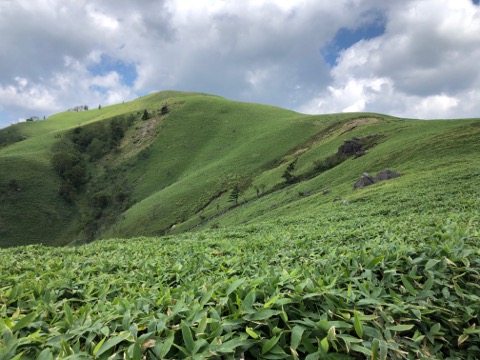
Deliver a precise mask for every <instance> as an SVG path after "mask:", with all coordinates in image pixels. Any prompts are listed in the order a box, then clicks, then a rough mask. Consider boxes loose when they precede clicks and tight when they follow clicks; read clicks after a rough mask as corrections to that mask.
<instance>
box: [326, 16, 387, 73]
mask: <svg viewBox="0 0 480 360" xmlns="http://www.w3.org/2000/svg"><path fill="white" fill-rule="evenodd" d="M366 16H367V17H370V16H371V15H370V16H368V15H366ZM385 24H386V19H385V18H384V17H383V16H382V14H381V13H377V14H374V17H373V19H372V20H371V21H369V22H367V23H366V24H363V25H361V26H359V27H356V28H346V27H343V28H340V29H339V30H338V31H337V33H336V34H335V36H334V38H333V39H332V41H331V42H329V43H328V44H327V45H326V46H325V47H324V48H323V49H322V50H321V53H322V56H323V58H324V59H325V61H326V63H327V64H328V65H330V66H331V67H333V66H334V65H335V63H336V61H337V58H338V56H339V55H340V52H341V51H342V50H345V49H348V48H350V47H351V46H352V45H354V44H355V43H357V42H359V41H361V40H369V39H373V38H374V37H377V36H380V35H382V34H384V33H385Z"/></svg>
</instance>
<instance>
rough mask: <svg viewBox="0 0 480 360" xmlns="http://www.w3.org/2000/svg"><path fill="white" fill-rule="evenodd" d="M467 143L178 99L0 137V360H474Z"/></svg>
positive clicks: (415, 123) (476, 176) (474, 124)
mask: <svg viewBox="0 0 480 360" xmlns="http://www.w3.org/2000/svg"><path fill="white" fill-rule="evenodd" d="M479 140H480V119H465V120H438V121H423V120H409V119H399V118H394V117H391V116H386V115H380V114H365V113H356V114H334V115H315V116H311V115H302V114H298V113H295V112H292V111H287V110H283V109H280V108H275V107H270V106H264V105H256V104H246V103H238V102H234V101H229V100H226V99H223V98H220V97H216V96H211V95H205V94H194V93H178V92H161V93H157V94H152V95H149V96H145V97H143V98H140V99H137V100H135V101H132V102H129V103H124V104H118V105H115V106H110V107H104V108H101V109H95V110H89V111H83V112H66V113H61V114H57V115H55V116H52V117H50V118H49V119H48V120H45V121H33V122H28V123H23V124H18V125H15V126H11V127H9V128H7V129H3V130H0V205H1V207H0V245H1V246H2V247H4V248H0V259H1V260H2V261H0V274H1V276H0V359H9V360H10V359H134V360H137V359H138V360H140V359H207V358H208V359H292V360H297V359H308V360H313V359H352V360H353V359H381V360H384V359H478V358H480V330H479V326H480V323H479V319H478V314H480V296H479V294H480V286H479V285H478V284H479V283H480V248H479V246H478V243H479V241H480V231H479V226H480V215H479V214H480V213H479V212H478V209H479V208H480V186H479V184H480V160H479V156H478V154H479V153H480V141H479ZM95 239H103V240H98V241H93V240H95ZM27 244H32V245H27ZM41 244H44V245H41ZM67 244H77V245H81V246H45V245H67ZM18 245H26V246H18Z"/></svg>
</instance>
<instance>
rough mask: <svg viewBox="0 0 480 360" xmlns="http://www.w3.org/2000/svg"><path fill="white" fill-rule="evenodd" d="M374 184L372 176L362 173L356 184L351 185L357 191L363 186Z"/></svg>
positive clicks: (374, 180)
mask: <svg viewBox="0 0 480 360" xmlns="http://www.w3.org/2000/svg"><path fill="white" fill-rule="evenodd" d="M376 182H377V180H376V179H375V178H374V177H373V176H372V175H370V174H369V173H363V175H362V176H361V177H360V179H358V180H357V182H356V183H355V184H354V185H353V188H354V189H359V188H361V187H364V186H369V185H372V184H375V183H376Z"/></svg>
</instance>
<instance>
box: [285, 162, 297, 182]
mask: <svg viewBox="0 0 480 360" xmlns="http://www.w3.org/2000/svg"><path fill="white" fill-rule="evenodd" d="M297 160H298V159H295V160H293V161H292V162H291V163H290V164H288V166H287V168H286V169H285V172H284V173H283V175H282V177H283V178H284V179H285V182H286V183H287V184H293V183H294V182H295V180H296V178H295V175H294V171H295V166H296V165H297Z"/></svg>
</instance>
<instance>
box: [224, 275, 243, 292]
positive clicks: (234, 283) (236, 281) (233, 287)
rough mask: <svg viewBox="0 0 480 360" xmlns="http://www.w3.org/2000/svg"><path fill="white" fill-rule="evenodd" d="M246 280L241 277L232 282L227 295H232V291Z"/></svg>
mask: <svg viewBox="0 0 480 360" xmlns="http://www.w3.org/2000/svg"><path fill="white" fill-rule="evenodd" d="M244 282H245V279H244V278H240V279H237V280H235V281H234V282H233V283H231V284H230V286H229V287H228V289H227V296H228V295H230V294H231V293H232V292H234V291H235V290H236V289H237V288H238V287H239V286H240V285H242V284H243V283H244Z"/></svg>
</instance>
